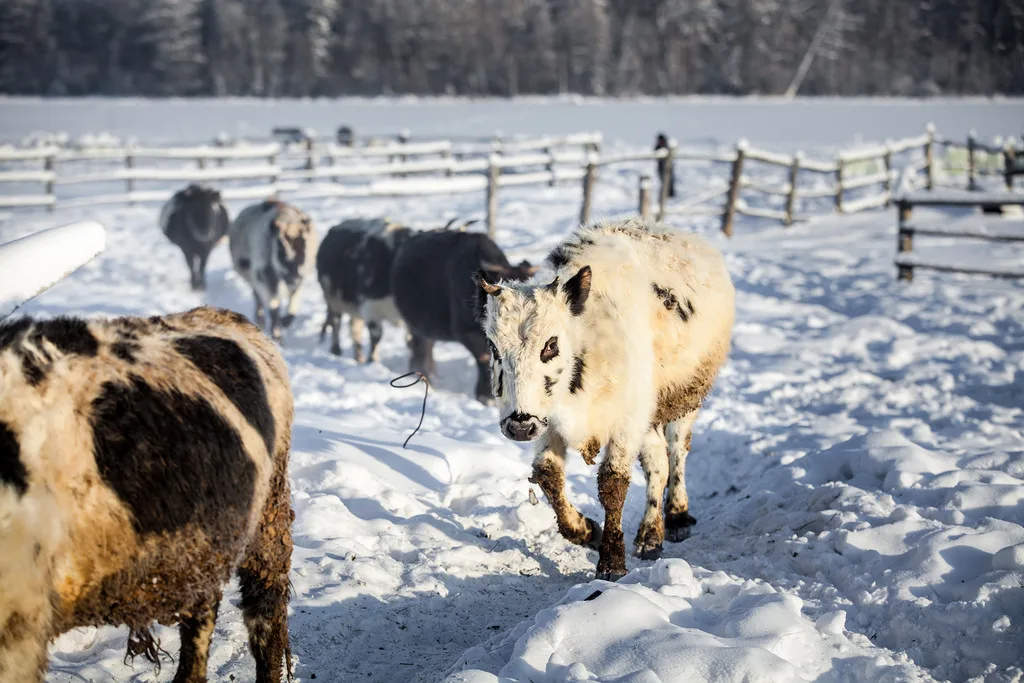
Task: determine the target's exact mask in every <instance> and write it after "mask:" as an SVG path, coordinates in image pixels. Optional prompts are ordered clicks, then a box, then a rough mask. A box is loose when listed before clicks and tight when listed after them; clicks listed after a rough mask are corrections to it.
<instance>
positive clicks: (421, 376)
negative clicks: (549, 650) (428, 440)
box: [390, 372, 430, 448]
mask: <svg viewBox="0 0 1024 683" xmlns="http://www.w3.org/2000/svg"><path fill="white" fill-rule="evenodd" d="M412 375H416V379H414V380H413V381H411V382H409V383H408V384H401V385H399V384H395V382H398V381H400V380H403V379H405V378H406V377H410V376H412ZM420 382H423V384H424V388H423V408H422V409H421V410H420V422H419V424H417V425H416V429H414V430H412V434H410V435H409V436H407V437H406V438H405V442H404V443H403V444H402V448H405V447H406V444H408V443H409V439H411V438H412V437H414V436H416V432H418V431H420V427H422V426H423V418H424V417H425V416H426V414H427V394H429V393H430V381H429V380H428V379H427V376H426V375H424V374H423V373H422V372H407V373H405V374H404V375H402V376H401V377H396V378H394V379H393V380H391V382H390V384H391V386H393V387H394V388H396V389H408V388H409V387H413V386H416V385H417V384H419V383H420Z"/></svg>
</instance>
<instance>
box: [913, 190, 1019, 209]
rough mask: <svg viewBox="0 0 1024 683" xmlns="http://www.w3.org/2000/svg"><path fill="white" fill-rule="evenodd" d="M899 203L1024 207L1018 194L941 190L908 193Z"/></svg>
mask: <svg viewBox="0 0 1024 683" xmlns="http://www.w3.org/2000/svg"><path fill="white" fill-rule="evenodd" d="M900 200H901V201H904V202H907V203H908V204H912V205H914V206H980V205H982V204H1017V205H1024V193H1020V192H971V191H969V190H959V191H957V190H943V191H941V192H935V191H930V192H929V191H923V192H922V191H917V192H909V193H907V194H906V195H904V196H902V197H900Z"/></svg>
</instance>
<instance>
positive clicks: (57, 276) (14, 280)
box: [0, 221, 107, 320]
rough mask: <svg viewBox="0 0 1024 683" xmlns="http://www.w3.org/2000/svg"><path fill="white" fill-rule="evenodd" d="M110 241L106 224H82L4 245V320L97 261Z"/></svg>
mask: <svg viewBox="0 0 1024 683" xmlns="http://www.w3.org/2000/svg"><path fill="white" fill-rule="evenodd" d="M106 239H107V238H106V231H105V230H104V229H103V226H102V225H100V224H99V223H97V222H95V221H80V222H77V223H70V224H68V225H62V226H60V227H56V228H50V229H48V230H43V231H41V232H37V233H33V234H31V235H27V236H25V237H22V238H20V239H16V240H13V241H11V242H7V243H5V244H0V320H2V319H3V318H5V317H7V316H9V315H10V314H11V313H13V312H14V311H15V310H16V309H17V308H18V307H19V306H21V305H22V304H24V303H25V302H26V301H28V300H29V299H32V298H33V297H35V296H37V295H39V294H40V293H42V292H44V291H46V290H47V289H49V288H50V287H52V286H53V285H55V284H56V283H58V282H60V281H61V280H63V279H64V278H65V277H67V276H68V275H70V274H71V273H73V272H74V271H76V270H78V268H80V267H82V266H83V265H85V264H86V263H88V262H89V261H91V260H92V259H93V258H95V257H96V255H97V254H99V253H100V252H101V251H103V249H104V248H105V247H106Z"/></svg>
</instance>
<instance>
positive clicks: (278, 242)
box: [228, 200, 316, 339]
mask: <svg viewBox="0 0 1024 683" xmlns="http://www.w3.org/2000/svg"><path fill="white" fill-rule="evenodd" d="M228 239H229V247H230V251H231V261H232V263H233V264H234V267H235V270H236V271H238V274H239V275H241V276H242V278H243V279H244V280H245V281H246V282H248V283H249V286H250V287H252V291H253V296H254V298H255V299H256V317H255V320H256V323H257V324H258V325H259V326H260V327H263V326H264V324H265V317H264V308H268V309H270V334H271V336H272V337H273V338H274V339H280V338H281V334H282V328H285V327H288V326H289V325H291V323H292V321H293V320H294V319H295V312H296V310H297V309H298V305H299V289H300V288H301V287H302V282H303V280H304V279H305V277H306V275H307V274H308V272H309V271H310V270H311V269H312V267H313V260H314V254H316V230H315V229H314V227H313V221H312V219H311V218H310V217H309V216H308V215H306V214H305V213H304V212H303V211H301V210H300V209H298V208H296V207H294V206H292V205H290V204H286V203H284V202H282V201H278V200H267V201H264V202H260V203H259V204H253V205H252V206H249V207H246V208H245V209H244V210H242V212H241V213H239V214H238V216H236V217H235V220H234V221H233V222H232V223H231V227H230V229H229V231H228ZM282 285H284V288H285V290H286V291H287V296H288V305H287V313H286V314H285V315H284V316H283V317H282V316H281V314H280V311H279V308H280V306H281V299H280V291H281V286H282Z"/></svg>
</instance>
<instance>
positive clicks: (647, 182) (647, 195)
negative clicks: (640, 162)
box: [637, 175, 651, 218]
mask: <svg viewBox="0 0 1024 683" xmlns="http://www.w3.org/2000/svg"><path fill="white" fill-rule="evenodd" d="M637 213H639V214H640V217H641V218H648V217H649V216H650V215H651V176H649V175H642V176H640V199H639V206H638V207H637Z"/></svg>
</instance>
